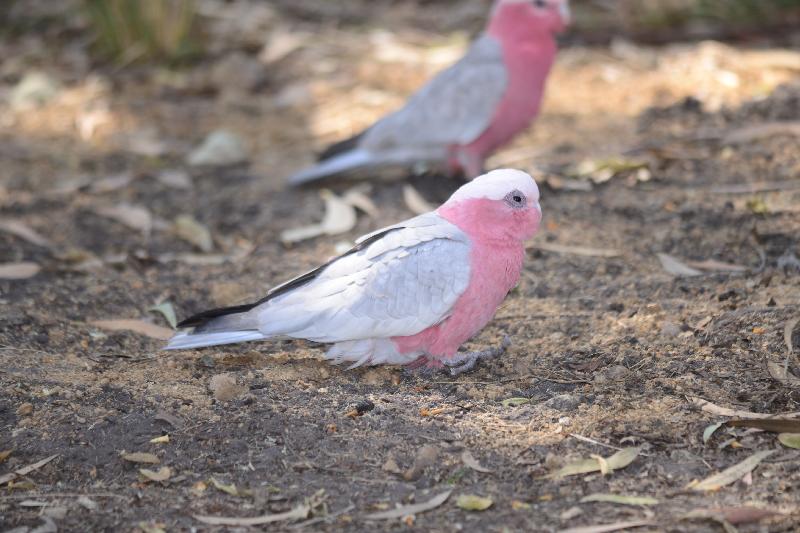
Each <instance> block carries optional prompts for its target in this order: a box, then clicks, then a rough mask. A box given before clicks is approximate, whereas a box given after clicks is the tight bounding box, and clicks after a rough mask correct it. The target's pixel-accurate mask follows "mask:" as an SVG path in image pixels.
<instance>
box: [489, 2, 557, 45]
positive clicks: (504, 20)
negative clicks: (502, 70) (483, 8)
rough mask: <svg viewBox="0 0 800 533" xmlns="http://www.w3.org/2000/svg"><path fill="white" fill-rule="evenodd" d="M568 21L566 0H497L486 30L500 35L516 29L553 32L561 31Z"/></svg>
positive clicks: (531, 32)
mask: <svg viewBox="0 0 800 533" xmlns="http://www.w3.org/2000/svg"><path fill="white" fill-rule="evenodd" d="M569 23H570V12H569V0H497V1H496V2H495V5H494V8H493V10H492V17H491V21H490V23H489V33H491V34H493V35H497V36H498V37H502V35H503V34H504V33H508V32H514V30H518V31H526V32H527V34H528V35H531V34H535V33H537V32H538V33H546V34H548V35H552V34H556V33H561V32H562V31H564V30H565V29H566V27H567V26H568V25H569ZM515 33H516V32H515Z"/></svg>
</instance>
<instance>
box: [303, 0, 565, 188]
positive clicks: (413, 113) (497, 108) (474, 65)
mask: <svg viewBox="0 0 800 533" xmlns="http://www.w3.org/2000/svg"><path fill="white" fill-rule="evenodd" d="M568 1H569V0H497V1H496V3H495V5H494V7H493V10H492V14H491V18H490V20H489V24H488V26H487V28H486V31H485V32H484V33H483V35H482V36H481V37H480V38H478V39H477V40H476V41H475V42H474V43H473V44H472V46H471V47H470V49H469V51H468V52H467V54H466V55H465V56H464V57H463V58H461V60H459V61H458V62H457V63H455V64H454V65H452V66H451V67H450V68H448V69H446V70H444V71H443V72H441V73H439V75H437V76H436V77H435V78H433V80H431V81H430V82H429V83H428V84H427V85H425V86H424V87H423V88H422V89H420V90H419V91H418V92H417V93H416V94H414V95H413V96H412V97H411V99H410V100H409V101H408V102H407V103H406V105H405V106H404V107H402V108H401V109H400V110H398V111H396V112H394V113H392V114H390V115H388V116H386V117H384V118H382V119H381V120H379V121H378V122H376V123H375V124H373V125H372V126H371V127H369V128H368V129H367V130H365V131H364V132H362V133H360V134H359V135H356V136H355V137H353V138H351V139H348V140H345V141H342V142H339V143H337V144H334V145H333V146H331V147H329V148H328V149H327V150H325V151H324V152H323V153H322V154H321V155H320V160H319V162H318V164H317V165H316V166H313V167H310V168H308V169H306V170H303V171H301V172H299V173H297V174H295V175H293V176H291V177H290V178H289V182H290V183H291V184H294V185H298V184H302V183H306V182H310V181H314V180H318V179H322V178H327V177H332V176H338V175H344V174H349V173H355V172H359V171H360V172H364V171H371V170H375V169H377V168H381V167H416V166H419V165H423V166H429V167H434V168H437V169H442V170H445V171H447V172H449V173H451V174H459V173H461V174H464V175H465V177H467V178H473V177H475V176H477V175H478V174H480V173H482V172H483V168H484V162H485V161H486V159H487V158H488V157H489V156H490V155H491V154H492V152H494V151H495V150H496V149H497V148H499V147H501V146H502V145H504V144H506V143H507V142H508V141H510V140H511V139H512V138H513V137H514V136H515V135H516V134H517V133H519V132H520V131H522V130H524V129H526V128H527V127H528V126H529V125H530V124H531V122H533V120H534V118H536V116H537V115H538V113H539V107H540V105H541V102H542V96H543V95H544V90H545V82H546V81H547V76H548V73H549V72H550V67H551V66H552V64H553V61H554V59H555V56H556V51H557V45H556V41H555V34H556V33H558V32H560V31H562V30H563V29H564V28H565V27H566V25H567V24H568V23H569V3H568Z"/></svg>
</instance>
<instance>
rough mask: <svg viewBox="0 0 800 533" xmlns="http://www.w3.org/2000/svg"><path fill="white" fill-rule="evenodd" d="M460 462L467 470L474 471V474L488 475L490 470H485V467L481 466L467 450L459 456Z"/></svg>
mask: <svg viewBox="0 0 800 533" xmlns="http://www.w3.org/2000/svg"><path fill="white" fill-rule="evenodd" d="M461 461H462V462H463V463H464V464H465V465H466V466H468V467H469V468H471V469H473V470H475V471H476V472H483V473H490V472H491V470H490V469H488V468H486V467H485V466H481V464H480V463H479V462H478V460H477V459H475V457H473V455H472V452H470V451H469V450H464V453H462V454H461Z"/></svg>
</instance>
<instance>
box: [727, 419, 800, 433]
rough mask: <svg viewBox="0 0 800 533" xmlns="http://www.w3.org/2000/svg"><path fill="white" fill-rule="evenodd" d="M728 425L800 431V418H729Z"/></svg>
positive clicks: (764, 429) (792, 431)
mask: <svg viewBox="0 0 800 533" xmlns="http://www.w3.org/2000/svg"><path fill="white" fill-rule="evenodd" d="M726 425H728V426H732V427H737V428H755V429H760V430H762V431H770V432H772V433H800V420H798V419H786V418H761V419H740V420H729V421H728V422H727V423H726Z"/></svg>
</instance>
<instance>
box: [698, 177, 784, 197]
mask: <svg viewBox="0 0 800 533" xmlns="http://www.w3.org/2000/svg"><path fill="white" fill-rule="evenodd" d="M797 189H800V183H798V182H797V180H789V181H757V182H753V183H745V184H742V185H727V186H725V187H714V188H712V189H711V190H710V192H712V193H714V194H758V193H762V192H778V191H794V190H797Z"/></svg>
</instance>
